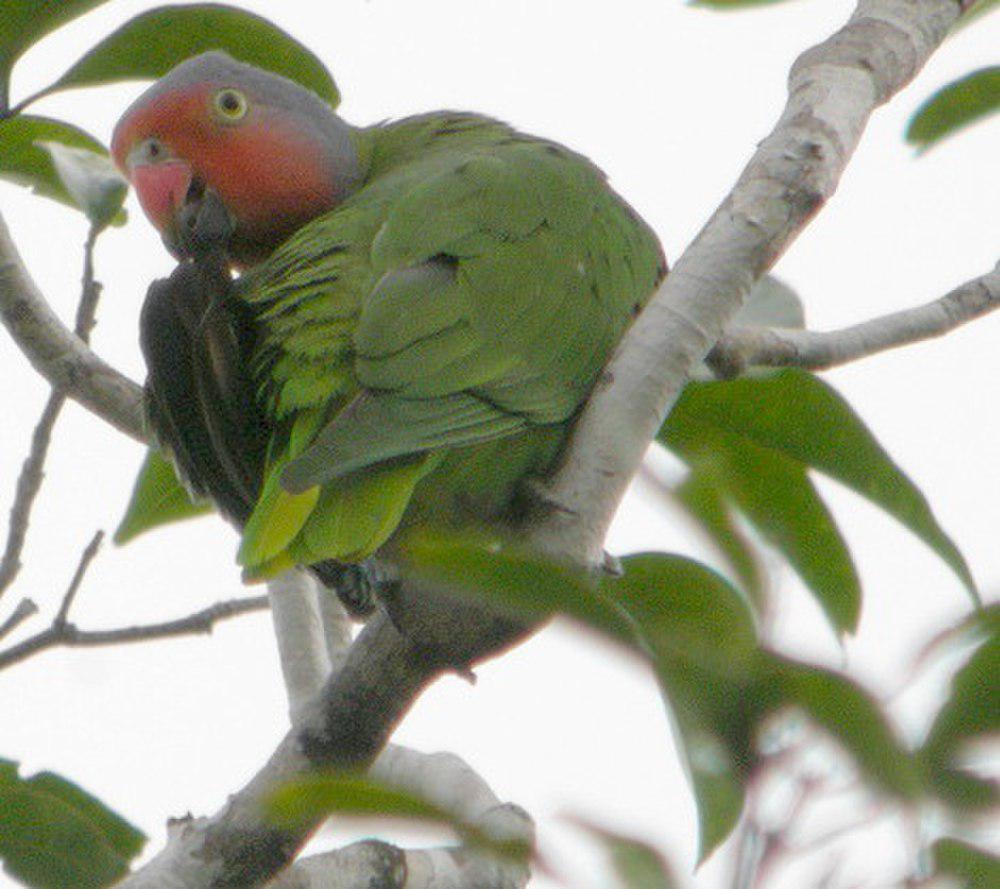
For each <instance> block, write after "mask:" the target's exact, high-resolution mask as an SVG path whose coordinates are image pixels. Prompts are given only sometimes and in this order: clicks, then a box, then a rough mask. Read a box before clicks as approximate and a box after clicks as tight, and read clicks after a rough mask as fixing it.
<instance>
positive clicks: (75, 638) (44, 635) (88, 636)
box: [0, 596, 268, 670]
mask: <svg viewBox="0 0 1000 889" xmlns="http://www.w3.org/2000/svg"><path fill="white" fill-rule="evenodd" d="M267 606H268V602H267V597H266V596H255V597H253V598H244V599H230V600H228V601H224V602H216V603H215V604H214V605H210V606H209V607H208V608H203V609H202V610H201V611H197V612H195V613H194V614H189V615H187V616H185V617H179V618H176V619H174V620H167V621H163V623H158V624H137V625H135V626H131V627H114V628H112V629H110V630H81V629H80V628H79V627H77V626H76V625H75V624H73V623H71V622H70V621H68V620H66V621H63V622H62V623H60V624H56V623H53V624H51V625H50V626H49V627H47V628H46V629H44V630H42V631H41V632H40V633H36V634H35V635H34V636H29V637H28V638H27V639H25V640H24V641H23V642H18V643H17V644H16V645H12V646H11V647H10V648H8V649H6V650H5V651H0V670H3V669H5V668H7V667H10V666H12V665H13V664H16V663H18V662H20V661H23V660H27V659H28V658H29V657H32V656H33V655H36V654H41V652H43V651H46V650H47V649H49V648H58V647H60V646H65V647H67V648H93V647H95V646H98V645H121V644H123V643H126V642H148V641H149V640H151V639H166V638H169V637H172V636H190V635H193V634H195V633H211V632H212V629H213V628H214V627H215V625H216V624H217V623H218V622H219V621H222V620H228V619H229V618H232V617H237V616H239V615H241V614H247V613H248V612H250V611H263V610H264V609H265V608H267ZM31 613H33V612H31ZM26 616H30V613H29V615H26ZM22 620H23V618H22ZM18 622H19V623H20V621H18Z"/></svg>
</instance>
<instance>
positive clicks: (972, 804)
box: [920, 605, 1000, 809]
mask: <svg viewBox="0 0 1000 889" xmlns="http://www.w3.org/2000/svg"><path fill="white" fill-rule="evenodd" d="M976 618H977V619H976V620H975V621H973V622H970V624H969V625H968V626H967V627H965V628H963V629H964V630H965V632H966V634H968V633H969V632H970V631H971V632H972V633H973V634H974V636H978V637H979V638H977V639H975V642H976V645H977V647H976V648H975V650H974V651H973V653H972V655H971V657H970V658H969V660H968V662H967V663H966V664H965V666H964V667H962V669H960V670H959V671H958V672H957V673H956V674H955V677H954V679H953V680H952V687H951V694H950V695H949V697H948V700H947V701H946V702H945V704H944V706H943V707H942V708H941V710H940V711H939V712H938V714H937V717H936V719H935V720H934V723H933V725H932V726H931V730H930V732H929V733H928V735H927V739H926V741H925V742H924V744H923V747H922V748H921V750H920V756H921V760H922V762H923V764H924V767H925V769H926V772H927V776H928V781H929V782H930V783H931V785H932V786H933V787H934V791H935V793H937V794H938V795H939V796H941V797H942V798H943V799H946V800H947V801H948V802H950V803H951V804H952V805H954V806H957V807H959V808H963V809H964V808H972V809H986V808H989V807H994V806H996V805H998V804H1000V787H998V786H997V782H996V781H995V780H989V779H987V778H984V777H982V776H980V775H977V774H975V772H974V771H973V770H972V769H970V768H968V767H967V766H966V764H965V763H964V762H963V757H964V755H965V754H967V752H968V749H969V747H970V746H971V745H973V744H974V743H975V742H976V741H981V740H985V739H987V738H989V737H991V736H993V737H995V736H996V735H997V733H1000V606H997V605H994V606H992V607H991V608H989V609H985V610H984V611H982V612H980V613H979V614H978V615H976Z"/></svg>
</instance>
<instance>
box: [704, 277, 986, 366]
mask: <svg viewBox="0 0 1000 889" xmlns="http://www.w3.org/2000/svg"><path fill="white" fill-rule="evenodd" d="M998 308H1000V264H998V265H997V267H996V268H995V269H994V270H993V271H992V272H988V273H987V274H985V275H982V276H981V277H979V278H974V279H973V280H971V281H967V282H966V283H964V284H961V285H959V286H958V287H956V288H955V289H954V290H951V291H949V292H948V293H946V294H945V295H944V296H942V297H940V298H939V299H936V300H933V301H932V302H929V303H926V304H925V305H922V306H917V307H916V308H913V309H905V310H903V311H901V312H894V313H893V314H891V315H884V316H882V317H881V318H872V319H871V320H869V321H862V322H861V323H860V324H853V325H851V326H850V327H845V328H843V329H842V330H828V331H815V330H788V329H780V328H766V327H741V328H739V329H731V330H728V331H727V332H726V334H725V336H723V337H722V339H721V340H719V342H718V343H716V344H715V346H714V348H713V349H712V351H711V352H710V353H709V355H708V363H709V365H710V366H711V367H712V369H713V370H715V371H716V372H717V373H718V374H719V375H720V376H723V377H733V376H738V375H739V374H740V373H742V372H743V371H744V370H746V369H747V368H749V367H755V366H756V367H802V368H807V369H809V370H825V369H826V368H830V367H835V366H837V365H838V364H847V363H848V362H851V361H855V360H857V359H858V358H864V357H867V356H869V355H874V354H875V353H877V352H883V351H885V350H886V349H896V348H899V347H900V346H908V345H911V344H913V343H918V342H921V341H923V340H927V339H931V338H933V337H938V336H942V335H943V334H945V333H948V332H949V331H952V330H954V329H955V328H956V327H959V326H961V325H963V324H967V323H968V322H970V321H973V320H975V319H976V318H980V317H982V316H983V315H985V314H987V313H989V312H993V311H995V310H996V309H998Z"/></svg>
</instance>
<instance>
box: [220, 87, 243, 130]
mask: <svg viewBox="0 0 1000 889" xmlns="http://www.w3.org/2000/svg"><path fill="white" fill-rule="evenodd" d="M212 104H213V105H214V106H215V110H216V111H217V112H218V114H219V116H220V117H221V118H222V119H223V120H225V121H228V122H230V123H234V122H235V121H238V120H242V119H243V118H244V117H246V113H247V109H248V108H249V106H248V104H247V99H246V96H244V95H243V93H241V92H240V91H239V90H234V89H230V88H226V89H224V90H219V91H218V92H217V93H216V94H215V96H214V98H213V99H212Z"/></svg>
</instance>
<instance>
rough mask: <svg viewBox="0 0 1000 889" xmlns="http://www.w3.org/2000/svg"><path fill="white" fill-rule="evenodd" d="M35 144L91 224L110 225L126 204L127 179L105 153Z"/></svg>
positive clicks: (98, 226)
mask: <svg viewBox="0 0 1000 889" xmlns="http://www.w3.org/2000/svg"><path fill="white" fill-rule="evenodd" d="M38 145H39V146H40V147H41V148H44V149H45V150H46V151H47V152H48V153H49V156H50V157H51V158H52V165H53V167H54V168H55V171H56V174H57V175H58V176H59V179H60V180H61V181H62V184H63V185H64V186H65V188H66V192H67V193H68V194H69V195H70V197H72V198H73V202H74V203H75V204H76V206H77V207H79V208H80V209H81V210H83V212H84V213H85V214H86V216H87V218H88V219H89V220H90V223H91V225H92V226H93V227H94V228H95V229H97V230H98V231H100V230H101V229H103V228H105V227H106V226H107V225H109V224H110V223H111V222H112V221H113V220H114V219H115V217H116V216H117V215H118V214H119V213H120V212H121V209H122V204H123V203H125V195H126V194H127V193H128V182H126V181H125V179H123V178H122V176H121V175H120V174H119V173H118V171H117V170H116V169H115V165H114V164H113V163H112V162H111V160H110V159H109V158H108V156H107V155H106V154H98V153H97V152H94V151H91V150H89V149H87V148H74V147H72V146H70V145H65V144H64V143H62V142H39V143H38Z"/></svg>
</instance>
